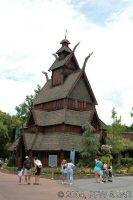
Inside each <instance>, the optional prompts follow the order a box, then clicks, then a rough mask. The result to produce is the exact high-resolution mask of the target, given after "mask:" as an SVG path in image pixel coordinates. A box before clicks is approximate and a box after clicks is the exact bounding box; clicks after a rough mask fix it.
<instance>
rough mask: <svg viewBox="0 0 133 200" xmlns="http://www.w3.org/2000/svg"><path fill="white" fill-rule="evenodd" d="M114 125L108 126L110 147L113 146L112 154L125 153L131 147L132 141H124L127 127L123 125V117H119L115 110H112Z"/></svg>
mask: <svg viewBox="0 0 133 200" xmlns="http://www.w3.org/2000/svg"><path fill="white" fill-rule="evenodd" d="M112 118H113V123H112V125H110V126H108V140H109V145H111V146H112V153H113V154H115V153H120V152H121V151H124V150H125V149H126V148H127V146H128V145H129V143H130V141H128V140H127V139H124V137H123V133H124V132H125V130H126V126H125V125H122V124H121V117H119V118H118V117H117V112H116V111H115V108H113V110H112Z"/></svg>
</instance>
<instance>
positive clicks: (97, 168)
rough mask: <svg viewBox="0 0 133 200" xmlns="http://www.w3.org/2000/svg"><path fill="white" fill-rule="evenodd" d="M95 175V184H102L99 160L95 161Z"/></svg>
mask: <svg viewBox="0 0 133 200" xmlns="http://www.w3.org/2000/svg"><path fill="white" fill-rule="evenodd" d="M95 163H96V165H95V168H94V170H95V175H96V182H97V183H99V182H100V183H103V182H102V162H101V159H100V158H97V159H95Z"/></svg>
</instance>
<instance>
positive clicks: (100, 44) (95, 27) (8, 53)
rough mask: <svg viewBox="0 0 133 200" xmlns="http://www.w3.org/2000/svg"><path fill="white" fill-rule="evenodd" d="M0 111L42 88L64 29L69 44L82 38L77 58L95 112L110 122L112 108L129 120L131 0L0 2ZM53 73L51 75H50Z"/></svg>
mask: <svg viewBox="0 0 133 200" xmlns="http://www.w3.org/2000/svg"><path fill="white" fill-rule="evenodd" d="M0 27H1V31H0V91H1V96H2V98H0V109H1V110H2V111H5V112H9V113H11V114H14V113H15V106H16V105H18V104H20V103H22V102H23V101H24V100H25V96H26V95H27V94H29V95H30V94H32V93H33V91H34V89H35V88H36V85H37V84H40V85H41V86H43V85H44V84H45V77H44V75H43V74H42V71H47V70H48V69H49V67H50V66H51V65H52V63H53V62H54V57H53V56H52V55H51V54H52V53H55V52H56V51H57V50H58V49H59V48H60V41H61V40H62V39H63V38H64V35H65V30H66V29H67V30H68V33H67V38H68V39H69V40H70V42H71V45H70V48H73V46H74V45H75V44H76V43H77V42H78V41H80V45H79V47H78V48H77V50H76V57H77V59H78V62H79V65H80V67H82V65H83V62H84V58H85V57H86V56H87V55H88V54H89V53H90V52H92V51H93V52H94V53H93V56H92V57H91V59H90V60H89V61H88V64H87V67H86V73H87V76H88V79H89V81H90V84H91V86H92V89H93V91H94V94H95V96H96V99H97V101H98V106H97V110H98V114H99V117H100V118H101V119H102V120H103V121H105V123H111V118H110V117H111V110H112V108H113V107H115V108H116V111H117V112H118V114H119V115H121V116H122V121H123V123H127V124H131V123H132V121H133V120H132V119H131V117H130V112H131V108H132V107H133V87H132V85H133V78H132V74H133V70H132V66H133V59H132V52H133V40H132V35H133V1H132V0H84V1H83V0H12V1H10V0H4V1H3V0H0ZM50 76H51V74H50V73H49V77H50Z"/></svg>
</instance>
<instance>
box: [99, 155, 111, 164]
mask: <svg viewBox="0 0 133 200" xmlns="http://www.w3.org/2000/svg"><path fill="white" fill-rule="evenodd" d="M101 161H102V163H103V162H106V163H110V158H109V157H108V156H102V158H101Z"/></svg>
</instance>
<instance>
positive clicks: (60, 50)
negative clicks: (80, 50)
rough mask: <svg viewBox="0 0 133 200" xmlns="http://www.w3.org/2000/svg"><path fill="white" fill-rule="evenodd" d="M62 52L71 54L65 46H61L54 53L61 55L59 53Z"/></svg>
mask: <svg viewBox="0 0 133 200" xmlns="http://www.w3.org/2000/svg"><path fill="white" fill-rule="evenodd" d="M63 51H66V52H68V53H71V52H72V50H71V49H70V48H69V47H67V46H62V47H61V48H60V49H59V50H58V51H57V52H56V53H57V54H58V53H61V52H63Z"/></svg>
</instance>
